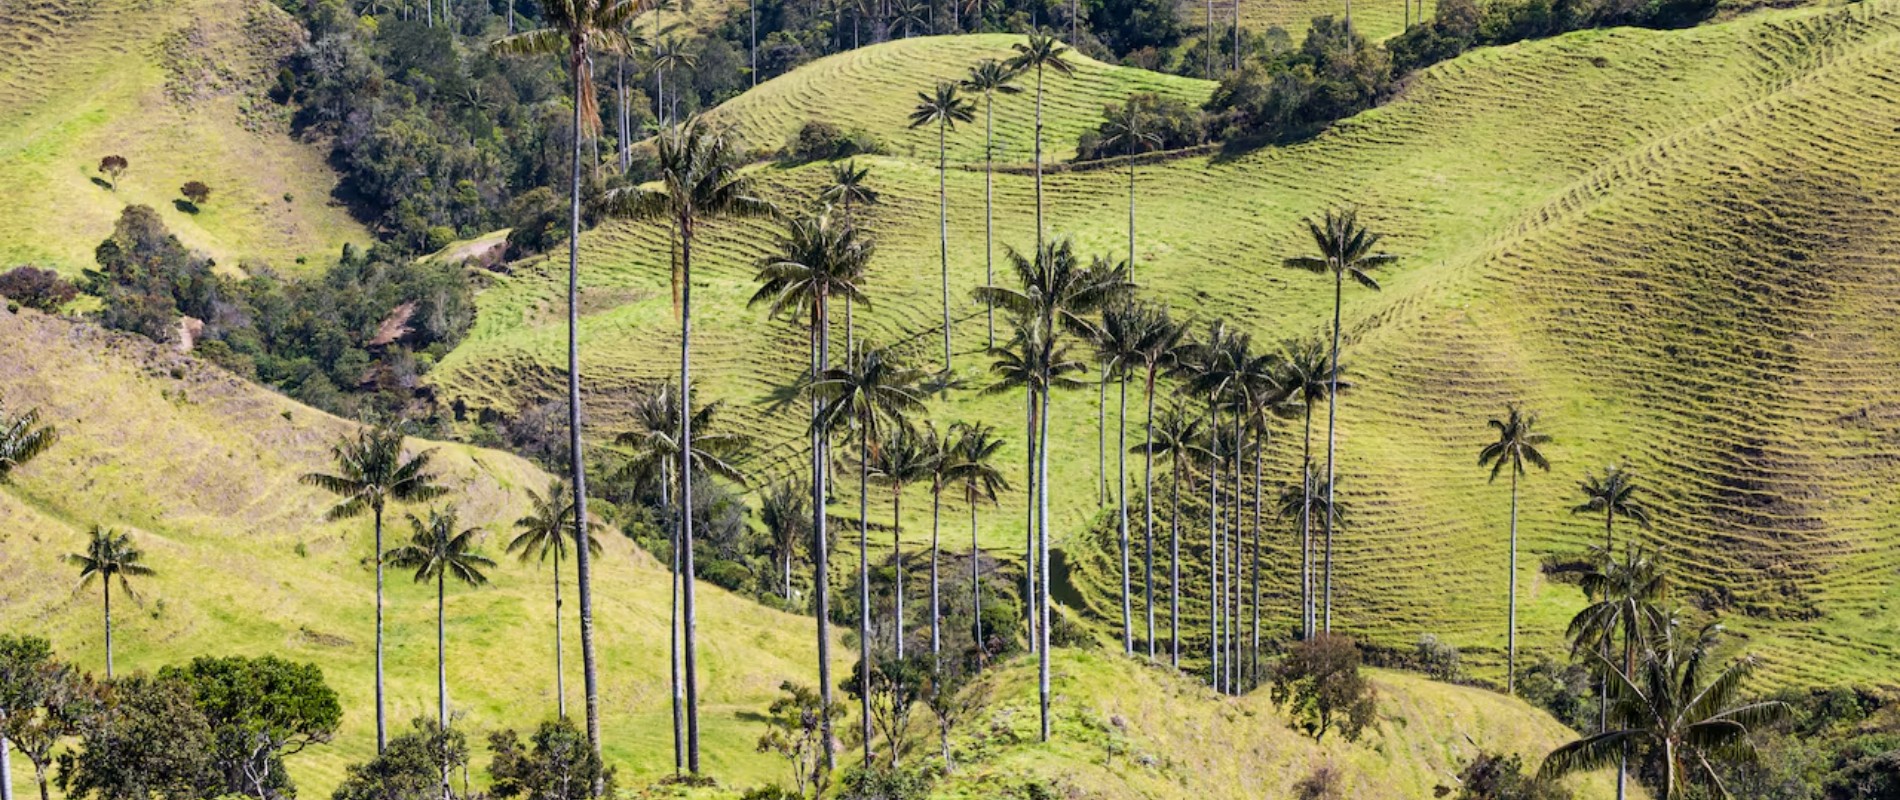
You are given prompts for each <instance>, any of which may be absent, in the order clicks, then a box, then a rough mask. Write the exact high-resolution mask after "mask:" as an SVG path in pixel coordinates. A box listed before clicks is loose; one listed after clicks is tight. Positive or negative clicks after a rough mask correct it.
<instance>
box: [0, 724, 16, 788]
mask: <svg viewBox="0 0 1900 800" xmlns="http://www.w3.org/2000/svg"><path fill="white" fill-rule="evenodd" d="M8 749H9V748H8V747H7V737H5V736H0V800H13V755H12V754H11V753H9V752H8Z"/></svg>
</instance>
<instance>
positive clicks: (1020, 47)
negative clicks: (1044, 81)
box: [1004, 32, 1075, 75]
mask: <svg viewBox="0 0 1900 800" xmlns="http://www.w3.org/2000/svg"><path fill="white" fill-rule="evenodd" d="M1010 49H1012V50H1015V51H1016V55H1014V56H1011V57H1010V59H1009V61H1007V62H1004V66H1005V67H1007V68H1008V69H1010V70H1013V71H1016V72H1021V71H1023V70H1028V69H1034V70H1041V69H1045V68H1047V69H1052V70H1055V71H1057V72H1060V73H1062V74H1064V75H1072V74H1074V73H1075V65H1074V64H1071V63H1069V61H1068V60H1066V59H1065V58H1064V56H1067V55H1068V54H1069V48H1068V46H1067V45H1064V44H1063V43H1061V42H1060V41H1057V40H1056V37H1055V36H1053V35H1051V34H1048V33H1041V32H1038V33H1032V34H1029V38H1027V39H1025V40H1023V41H1020V42H1017V43H1015V44H1013V45H1010Z"/></svg>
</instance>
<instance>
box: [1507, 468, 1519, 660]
mask: <svg viewBox="0 0 1900 800" xmlns="http://www.w3.org/2000/svg"><path fill="white" fill-rule="evenodd" d="M1507 624H1508V625H1509V630H1508V631H1506V633H1505V649H1506V653H1507V655H1506V658H1505V673H1504V693H1505V694H1508V695H1511V696H1513V697H1515V696H1517V470H1515V469H1514V470H1511V612H1510V618H1509V622H1508V623H1507Z"/></svg>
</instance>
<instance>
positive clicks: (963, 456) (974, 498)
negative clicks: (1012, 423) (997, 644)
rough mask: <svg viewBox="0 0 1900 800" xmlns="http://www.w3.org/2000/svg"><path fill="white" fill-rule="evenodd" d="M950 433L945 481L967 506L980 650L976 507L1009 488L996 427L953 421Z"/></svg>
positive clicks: (980, 576) (980, 558) (980, 592)
mask: <svg viewBox="0 0 1900 800" xmlns="http://www.w3.org/2000/svg"><path fill="white" fill-rule="evenodd" d="M950 435H951V437H952V439H951V443H950V447H949V451H948V453H947V456H948V457H947V458H945V459H944V481H945V482H948V483H953V484H960V485H961V487H962V489H963V501H964V502H965V503H967V504H969V506H970V598H971V599H970V608H971V609H973V611H972V612H971V618H972V620H973V624H974V625H975V628H974V631H973V633H974V641H975V642H976V646H977V651H978V652H979V653H983V652H986V651H985V649H984V645H983V573H982V563H983V549H982V547H981V546H980V545H979V543H978V539H977V526H976V509H977V506H978V505H980V504H982V503H989V504H991V505H995V504H996V502H997V499H998V495H1000V494H1001V493H1002V492H1005V491H1008V490H1009V480H1008V479H1007V478H1004V477H1003V471H1002V470H1001V469H1000V468H999V467H997V465H996V454H997V452H998V451H1000V450H1002V449H1003V440H1002V439H1001V438H999V437H998V436H997V435H996V429H995V428H993V427H991V426H989V425H986V424H984V423H981V422H958V423H955V424H953V425H951V426H950Z"/></svg>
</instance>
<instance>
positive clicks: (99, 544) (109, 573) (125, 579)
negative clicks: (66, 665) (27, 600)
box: [66, 525, 158, 678]
mask: <svg viewBox="0 0 1900 800" xmlns="http://www.w3.org/2000/svg"><path fill="white" fill-rule="evenodd" d="M144 560H145V554H144V553H143V552H141V551H140V550H139V549H138V548H136V547H133V546H132V534H130V533H120V532H118V531H115V530H113V529H111V528H106V527H101V526H98V525H94V526H92V529H91V530H90V531H88V532H87V539H86V551H85V552H83V553H73V554H70V555H68V556H66V563H68V564H71V565H73V566H75V567H78V568H79V588H80V589H84V588H86V587H87V586H90V585H92V581H93V579H95V578H97V579H98V580H99V585H100V587H101V588H102V589H103V590H104V591H105V595H104V597H105V619H106V677H107V678H111V677H112V580H113V579H114V578H117V579H118V581H119V589H120V590H121V591H124V592H125V596H126V597H130V598H132V600H133V601H134V602H137V601H138V598H139V596H138V594H137V593H136V592H134V591H132V579H133V578H145V577H150V576H152V575H156V574H158V573H157V572H155V571H153V570H152V568H151V567H148V566H145V564H144V563H143V562H144Z"/></svg>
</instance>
